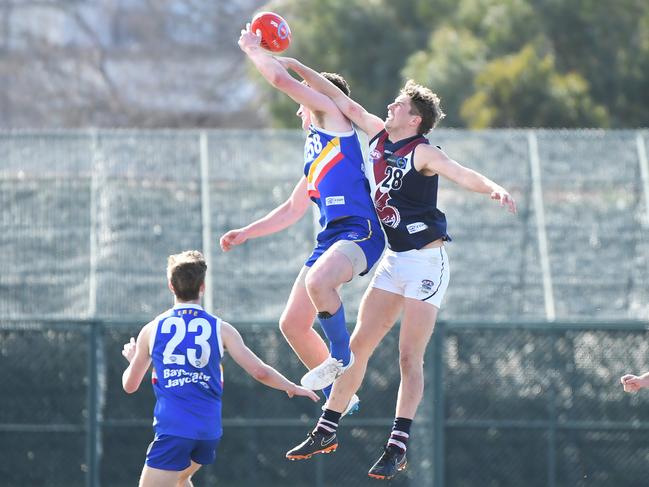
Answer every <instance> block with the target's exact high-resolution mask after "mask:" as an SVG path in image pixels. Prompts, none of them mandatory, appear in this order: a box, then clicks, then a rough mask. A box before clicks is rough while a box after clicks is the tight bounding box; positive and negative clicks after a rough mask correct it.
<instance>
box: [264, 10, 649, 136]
mask: <svg viewBox="0 0 649 487" xmlns="http://www.w3.org/2000/svg"><path fill="white" fill-rule="evenodd" d="M269 7H270V8H274V9H276V10H277V11H278V12H281V13H282V14H285V15H286V16H287V17H288V19H289V22H290V24H291V27H292V29H293V36H294V43H293V46H292V47H291V49H290V50H289V52H287V55H291V56H295V57H297V58H299V59H300V60H302V61H303V62H305V63H306V64H308V65H310V66H312V67H313V68H314V69H317V70H323V71H325V70H326V71H336V72H339V73H341V74H342V75H343V76H345V77H346V78H347V79H348V81H349V82H350V84H351V86H352V96H353V97H354V98H356V99H357V100H358V101H359V102H361V103H362V104H363V105H364V106H365V107H366V108H367V109H368V110H370V111H372V112H373V113H376V114H377V115H379V116H383V115H384V114H385V111H386V109H385V106H386V105H387V103H388V102H389V101H391V100H392V99H393V98H394V96H395V94H396V92H397V90H398V88H399V86H400V85H402V84H403V82H404V81H405V80H406V79H408V78H414V79H416V80H417V81H418V82H420V83H422V84H425V85H427V86H430V87H431V88H432V89H433V90H434V91H436V92H438V93H439V94H440V96H441V98H442V104H443V106H444V109H445V111H446V112H447V114H448V117H447V119H446V120H445V122H444V123H445V125H447V126H449V125H450V126H459V127H513V126H537V127H538V126H543V127H576V126H589V127H590V126H592V127H614V128H616V127H618V128H619V127H634V126H643V125H644V126H646V125H647V124H648V123H649V111H648V110H647V109H646V107H647V106H649V89H647V79H649V2H646V1H644V0H620V1H619V2H616V3H615V5H614V6H613V4H610V3H609V2H601V1H598V0H575V1H571V2H565V1H564V0H459V1H455V2H452V1H449V0H370V1H362V0H348V1H344V0H320V1H317V0H281V1H276V2H273V3H271V4H269ZM282 98H284V99H282ZM285 98H286V97H281V96H279V97H278V96H277V95H274V97H273V102H272V107H273V108H272V113H273V116H274V119H275V121H276V123H277V124H279V125H289V124H290V126H295V122H294V121H292V120H291V121H290V122H289V118H288V110H287V109H286V108H282V107H288V104H287V103H286V100H285ZM280 100H281V101H280ZM280 108H282V109H280ZM291 112H294V108H293V107H291ZM291 116H292V114H291Z"/></svg>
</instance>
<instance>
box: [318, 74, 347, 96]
mask: <svg viewBox="0 0 649 487" xmlns="http://www.w3.org/2000/svg"><path fill="white" fill-rule="evenodd" d="M320 74H321V75H322V76H324V77H325V78H327V79H328V80H329V81H331V82H332V83H333V84H335V85H336V86H337V87H338V89H339V90H340V91H342V92H343V93H344V94H345V95H347V96H349V94H350V93H351V90H350V89H349V83H347V81H345V78H343V77H342V76H340V75H339V74H338V73H325V72H324V71H323V72H322V73H320Z"/></svg>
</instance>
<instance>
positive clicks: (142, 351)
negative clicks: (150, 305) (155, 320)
mask: <svg viewBox="0 0 649 487" xmlns="http://www.w3.org/2000/svg"><path fill="white" fill-rule="evenodd" d="M150 333H151V323H149V324H147V325H145V326H144V327H143V328H142V330H140V334H139V335H138V336H137V341H135V339H134V338H133V337H131V340H130V341H129V342H128V343H126V344H124V348H123V350H122V355H124V357H125V358H126V360H128V361H129V364H128V367H127V368H126V370H125V371H124V374H122V387H123V388H124V390H125V391H126V392H127V393H129V394H132V393H134V392H135V391H137V390H138V388H139V387H140V384H141V383H142V379H143V378H144V374H146V371H147V370H149V366H150V365H151V355H149V336H150Z"/></svg>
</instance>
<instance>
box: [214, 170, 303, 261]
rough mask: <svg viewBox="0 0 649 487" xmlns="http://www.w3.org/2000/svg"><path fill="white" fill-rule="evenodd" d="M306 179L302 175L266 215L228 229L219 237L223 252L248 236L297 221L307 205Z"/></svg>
mask: <svg viewBox="0 0 649 487" xmlns="http://www.w3.org/2000/svg"><path fill="white" fill-rule="evenodd" d="M309 201H310V200H309V195H308V193H307V181H306V178H305V177H302V178H301V179H300V181H299V182H298V183H297V185H295V188H293V192H292V193H291V196H289V198H288V199H287V200H286V201H285V202H284V203H282V204H281V205H279V206H278V207H277V208H275V209H274V210H272V211H271V212H270V213H268V214H267V215H266V216H264V217H262V218H260V219H259V220H256V221H254V222H252V223H251V224H250V225H246V226H245V227H243V228H237V229H235V230H230V231H229V232H227V233H226V234H225V235H223V236H222V237H221V248H222V249H223V251H224V252H227V251H228V250H231V249H232V247H234V246H236V245H241V244H242V243H244V242H245V241H246V240H248V239H250V238H257V237H263V236H264V235H270V234H271V233H276V232H279V231H281V230H284V229H285V228H288V227H290V226H291V225H293V224H294V223H295V222H297V221H298V220H299V219H300V218H302V216H304V213H306V210H307V208H308V207H309Z"/></svg>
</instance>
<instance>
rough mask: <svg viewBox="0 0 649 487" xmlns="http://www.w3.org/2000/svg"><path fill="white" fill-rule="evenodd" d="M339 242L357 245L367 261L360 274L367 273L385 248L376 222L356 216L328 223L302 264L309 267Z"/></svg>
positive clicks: (382, 236)
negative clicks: (343, 241)
mask: <svg viewBox="0 0 649 487" xmlns="http://www.w3.org/2000/svg"><path fill="white" fill-rule="evenodd" d="M339 240H349V241H351V242H354V243H356V244H358V246H359V247H360V248H361V250H362V251H363V253H364V254H365V259H366V260H367V268H366V269H365V270H364V271H363V272H361V273H360V275H361V276H363V275H365V274H367V273H368V271H369V270H370V269H371V268H372V266H373V265H374V264H376V261H378V260H379V258H380V257H381V254H382V253H383V249H384V248H385V235H384V234H383V229H382V228H381V224H380V223H379V221H378V220H369V219H367V218H362V217H358V216H349V217H346V218H341V219H340V220H336V221H334V222H332V223H330V224H329V225H328V226H327V227H326V228H325V229H324V230H322V231H321V232H320V233H319V234H318V238H317V243H316V246H315V249H313V253H312V254H311V255H310V256H309V258H308V259H307V261H306V262H305V263H304V265H305V266H307V267H311V266H312V265H313V264H314V263H315V261H316V260H318V258H319V257H320V256H321V255H322V254H324V253H325V252H326V251H327V250H328V249H329V248H330V247H331V246H332V245H333V244H335V243H336V242H338V241H339Z"/></svg>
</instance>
